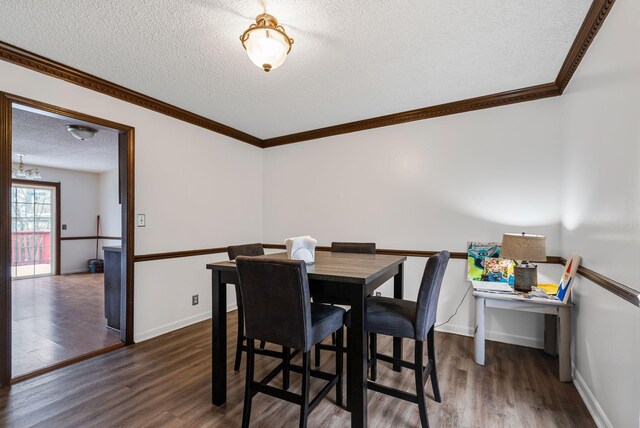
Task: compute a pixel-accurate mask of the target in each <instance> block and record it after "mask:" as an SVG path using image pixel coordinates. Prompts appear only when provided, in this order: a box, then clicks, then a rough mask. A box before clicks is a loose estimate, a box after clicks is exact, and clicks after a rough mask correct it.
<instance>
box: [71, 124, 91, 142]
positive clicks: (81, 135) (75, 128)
mask: <svg viewBox="0 0 640 428" xmlns="http://www.w3.org/2000/svg"><path fill="white" fill-rule="evenodd" d="M67 131H69V133H70V134H71V135H73V136H74V138H77V139H78V140H82V141H84V140H87V139H89V138H93V137H95V135H96V134H97V133H98V130H97V129H95V128H90V127H88V126H82V125H67Z"/></svg>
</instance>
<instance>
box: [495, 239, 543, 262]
mask: <svg viewBox="0 0 640 428" xmlns="http://www.w3.org/2000/svg"><path fill="white" fill-rule="evenodd" d="M500 257H503V258H505V259H512V260H526V261H528V262H546V261H547V249H546V239H545V237H544V236H542V235H527V234H526V233H505V234H504V235H502V249H501V250H500Z"/></svg>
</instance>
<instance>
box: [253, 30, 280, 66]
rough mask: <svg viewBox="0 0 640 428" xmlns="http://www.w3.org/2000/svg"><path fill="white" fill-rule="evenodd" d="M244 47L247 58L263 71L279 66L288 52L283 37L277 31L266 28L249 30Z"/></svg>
mask: <svg viewBox="0 0 640 428" xmlns="http://www.w3.org/2000/svg"><path fill="white" fill-rule="evenodd" d="M245 47H246V49H247V54H248V55H249V59H251V61H252V62H253V63H254V64H255V65H257V66H258V67H260V68H262V69H263V70H264V71H269V70H273V69H274V68H278V67H280V66H281V65H282V63H283V62H284V60H285V59H287V54H288V53H289V44H288V43H287V40H286V39H285V37H284V36H283V35H282V34H280V33H279V32H277V31H273V30H267V29H256V30H253V31H251V32H250V33H249V38H248V39H247V41H246V42H245Z"/></svg>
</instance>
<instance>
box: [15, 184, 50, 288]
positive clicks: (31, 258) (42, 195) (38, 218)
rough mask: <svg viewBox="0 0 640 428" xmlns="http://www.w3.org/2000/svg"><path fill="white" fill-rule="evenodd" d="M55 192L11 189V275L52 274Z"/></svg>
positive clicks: (47, 189) (31, 187) (19, 188)
mask: <svg viewBox="0 0 640 428" xmlns="http://www.w3.org/2000/svg"><path fill="white" fill-rule="evenodd" d="M54 198H55V194H54V189H52V188H47V187H37V186H27V185H25V186H21V185H14V186H13V187H12V188H11V276H12V277H25V276H34V275H48V274H52V273H53V265H52V248H54V246H53V245H52V244H53V243H54V242H55V241H54V238H55V237H53V236H52V230H53V229H52V225H53V224H54V223H53V216H52V211H53V209H54V207H53V200H54Z"/></svg>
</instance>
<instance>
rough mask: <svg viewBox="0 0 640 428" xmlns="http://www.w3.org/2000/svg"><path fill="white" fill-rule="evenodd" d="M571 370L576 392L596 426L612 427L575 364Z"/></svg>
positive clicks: (602, 427)
mask: <svg viewBox="0 0 640 428" xmlns="http://www.w3.org/2000/svg"><path fill="white" fill-rule="evenodd" d="M572 372H573V384H574V385H575V386H576V389H577V390H578V394H580V397H582V401H583V402H584V404H585V406H587V410H589V413H590V414H591V417H592V418H593V421H594V422H595V423H596V425H597V426H598V428H613V425H612V424H611V422H610V421H609V418H607V415H606V413H605V412H604V410H602V407H600V403H598V400H596V397H595V396H594V395H593V392H591V389H590V388H589V386H588V385H587V383H586V382H585V381H584V378H583V377H582V375H580V372H579V371H578V370H577V369H576V368H575V366H573V367H572Z"/></svg>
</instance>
